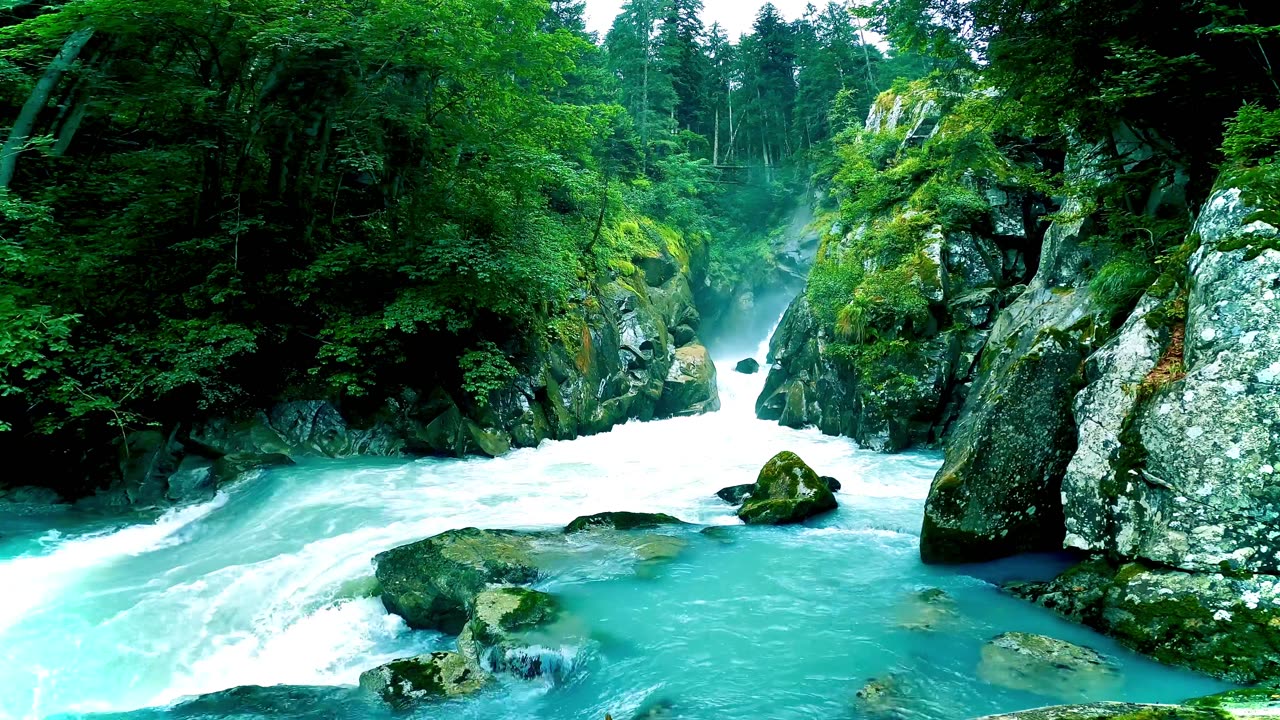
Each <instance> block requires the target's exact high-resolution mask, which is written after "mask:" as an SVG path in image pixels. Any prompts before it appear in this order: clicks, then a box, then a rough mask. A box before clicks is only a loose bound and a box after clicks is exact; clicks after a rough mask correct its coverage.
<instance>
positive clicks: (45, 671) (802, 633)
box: [0, 303, 1222, 720]
mask: <svg viewBox="0 0 1280 720" xmlns="http://www.w3.org/2000/svg"><path fill="white" fill-rule="evenodd" d="M784 304H785V303H776V305H777V307H769V308H767V309H768V311H769V314H770V316H771V317H774V318H776V317H777V315H778V314H780V313H781V311H782V307H783V306H784ZM765 309H766V308H763V307H762V308H761V312H764V311H765ZM756 332H757V334H755V335H754V336H751V337H740V338H736V342H732V341H731V342H723V341H722V342H720V343H718V344H717V345H716V346H714V347H713V352H714V353H715V355H716V359H717V361H718V367H719V371H720V388H721V393H722V397H723V404H724V409H723V410H722V411H721V412H719V413H715V414H711V415H706V416H702V417H696V418H682V419H675V420H668V421H662V422H654V423H632V424H628V425H625V426H623V427H620V428H618V429H616V430H615V431H614V432H611V433H608V434H604V435H599V436H596V437H591V438H585V439H581V440H577V441H573V442H549V443H546V444H544V445H543V446H542V447H540V448H537V449H531V450H521V451H517V452H514V453H512V454H510V455H509V456H507V457H503V458H499V459H467V460H437V459H423V460H386V459H355V460H343V461H319V460H315V461H305V462H303V463H302V464H300V465H298V466H296V467H290V468H284V469H279V470H272V471H269V472H266V473H264V474H262V475H261V476H259V477H257V478H254V479H251V480H248V481H246V482H242V483H238V484H237V485H235V486H233V487H231V488H229V489H228V490H226V491H225V492H223V493H221V494H219V495H218V497H217V498H215V499H214V500H213V501H211V502H208V503H205V504H201V505H195V506H190V507H184V508H178V509H174V510H170V511H168V512H165V513H163V514H160V515H154V514H153V515H152V516H137V517H135V518H132V519H131V520H129V521H128V522H126V521H121V520H114V521H103V520H101V519H92V518H84V517H77V516H75V515H71V514H68V515H62V516H57V517H56V518H51V519H50V520H49V522H48V525H46V526H45V527H43V528H39V527H33V526H32V523H31V522H30V520H29V519H28V520H27V521H26V522H24V523H23V524H21V525H19V524H16V523H14V524H10V525H3V524H4V523H6V522H8V521H7V520H6V519H5V518H4V517H0V526H4V527H6V528H8V527H14V528H18V529H17V531H16V534H14V535H6V536H5V537H3V538H0V583H2V584H3V589H0V718H13V719H14V720H17V719H19V718H21V719H24V720H25V719H27V718H42V717H46V716H48V715H51V714H73V715H75V714H86V713H97V712H127V711H135V710H138V709H141V708H155V709H153V710H144V711H141V712H137V713H135V714H134V715H135V716H137V717H151V716H155V717H157V718H159V717H170V716H172V717H196V716H198V717H265V716H270V717H299V718H302V717H326V718H348V717H349V718H353V719H354V718H365V717H373V716H380V715H386V716H390V713H389V711H385V710H384V709H382V708H380V707H379V706H377V705H374V704H370V701H369V700H368V698H366V697H364V696H363V695H361V694H360V693H359V692H358V691H357V690H355V689H354V688H352V687H351V686H353V685H354V684H355V683H356V681H357V678H358V677H359V674H360V673H361V671H363V670H366V669H368V668H370V667H373V666H376V665H378V664H380V663H383V662H386V661H388V660H391V659H395V658H399V657H405V656H409V655H414V654H417V653H420V652H424V651H427V650H431V649H436V648H447V647H451V646H452V638H446V637H442V636H440V635H437V634H434V633H428V632H415V631H410V630H408V629H407V628H406V627H405V626H404V624H403V622H401V621H400V620H399V619H398V618H396V617H394V616H391V615H389V614H387V613H386V611H385V610H384V609H383V607H382V605H381V602H380V601H379V600H378V599H376V598H370V597H367V594H368V589H369V587H370V586H371V580H372V574H373V568H372V565H371V564H370V560H371V558H372V557H373V556H374V555H375V554H377V553H379V552H381V551H383V550H386V549H389V548H391V547H394V546H397V545H400V544H403V543H407V542H411V541H415V540H419V539H421V538H424V537H428V536H430V535H434V534H436V533H439V532H443V531H445V530H449V529H454V528H461V527H467V526H476V527H484V528H518V529H524V528H528V529H535V528H554V527H559V526H563V525H564V524H566V523H567V522H569V521H570V520H572V519H573V518H574V517H576V516H579V515H584V514H590V513H596V512H602V511H612V510H631V511H643V512H666V513H670V514H673V515H676V516H678V517H680V518H682V519H684V520H686V521H690V522H694V523H699V524H703V525H712V526H732V527H733V529H732V530H727V531H726V532H723V533H718V534H716V535H715V536H714V537H708V536H707V535H704V534H699V533H697V532H696V530H691V531H689V532H687V533H685V534H686V535H687V538H686V539H687V540H688V543H689V545H688V547H687V549H686V550H685V552H684V553H683V554H682V555H681V556H680V557H679V558H677V559H676V560H674V561H672V562H670V563H667V564H663V565H658V566H653V567H649V568H646V569H645V571H644V572H640V573H637V572H636V569H635V567H634V566H633V565H630V564H619V563H616V562H611V561H608V560H600V561H599V562H592V563H586V564H583V565H578V566H574V567H566V568H565V570H564V571H563V572H560V573H557V574H554V575H553V576H552V577H551V578H550V579H549V580H548V581H547V582H546V583H544V586H543V588H544V589H546V590H549V591H551V592H554V593H557V594H558V595H560V596H561V597H562V598H563V600H564V602H565V604H566V606H567V608H568V610H569V612H570V614H571V616H572V617H573V618H574V619H575V620H574V621H575V622H578V623H580V624H581V626H582V627H583V628H585V629H586V633H585V634H586V635H587V636H588V637H589V638H590V641H589V642H588V643H586V644H584V645H583V646H582V647H581V648H577V649H576V650H575V652H576V655H575V656H574V657H573V658H572V661H573V662H574V664H575V667H576V670H575V672H573V673H572V674H571V676H570V677H569V679H568V680H567V681H565V682H563V683H561V684H559V685H555V686H552V685H548V684H546V683H543V682H517V681H512V680H503V681H501V682H500V683H498V684H497V686H496V687H493V688H491V689H490V690H487V691H486V692H484V693H482V694H481V695H480V696H478V697H475V698H470V699H467V700H464V701H458V702H453V703H447V704H443V705H435V706H429V707H426V708H422V709H420V710H418V711H415V712H414V713H413V716H415V717H423V718H486V719H487V720H495V719H499V720H506V719H510V720H516V719H517V718H520V719H524V718H547V719H548V720H551V719H555V720H570V719H579V718H581V719H582V720H588V719H590V720H602V718H603V717H604V715H605V713H611V714H612V715H613V717H614V718H616V720H627V718H630V717H631V716H632V714H634V713H635V712H637V711H639V710H641V709H642V708H645V707H651V706H653V705H654V704H665V705H669V706H670V707H671V708H672V709H673V711H674V712H675V713H676V715H674V717H688V718H700V719H701V718H707V719H710V718H720V717H724V718H731V717H759V718H814V717H823V718H826V717H835V718H857V717H864V716H863V715H859V714H858V713H859V710H858V708H857V704H856V702H855V697H854V696H855V693H856V692H857V690H858V689H859V688H861V687H862V686H863V684H864V683H865V682H866V681H867V680H868V679H869V678H872V677H886V676H888V675H890V674H892V675H894V676H895V677H897V678H900V680H901V686H902V687H903V688H904V692H905V693H906V695H907V701H906V702H905V704H904V712H905V713H906V714H905V715H903V717H919V718H926V719H931V718H936V719H938V720H941V719H942V718H960V717H971V716H975V715H981V714H984V713H988V712H994V711H999V710H1011V709H1017V708H1022V707H1029V706H1036V705H1043V704H1050V703H1052V702H1054V701H1055V698H1047V697H1039V696H1036V695H1033V694H1029V693H1021V692H1015V691H1010V690H1003V689H1001V688H998V687H995V686H993V685H989V684H986V683H984V682H982V681H981V680H979V679H977V677H976V675H975V668H976V665H977V662H978V657H979V651H980V647H981V645H982V643H984V642H985V641H986V640H988V639H990V638H991V637H992V636H994V635H996V634H998V633H1000V632H1005V631H1009V630H1026V631H1032V632H1042V633H1047V634H1052V635H1054V636H1056V637H1060V638H1063V639H1066V640H1071V641H1075V642H1080V643H1083V644H1087V645H1090V646H1092V647H1095V648H1096V649H1098V650H1101V651H1103V652H1106V653H1109V654H1113V655H1115V656H1116V657H1118V658H1120V659H1121V661H1122V663H1123V666H1124V680H1123V683H1122V685H1121V686H1119V687H1117V688H1113V689H1111V690H1110V691H1108V693H1107V696H1106V697H1105V698H1102V697H1097V698H1080V699H1133V700H1146V701H1173V700H1181V699H1183V698H1185V697H1188V696H1194V695H1202V694H1207V693H1209V692H1213V691H1215V690H1217V689H1219V688H1220V687H1222V686H1221V685H1220V684H1219V683H1216V682H1214V681H1211V680H1207V679H1204V678H1200V677H1196V676H1192V675H1188V674H1184V673H1181V672H1176V671H1172V670H1169V669H1166V668H1162V667H1159V666H1157V665H1155V664H1153V663H1151V662H1148V661H1146V660H1143V659H1141V658H1138V657H1137V656H1135V655H1132V654H1130V653H1128V652H1126V651H1124V650H1122V649H1120V648H1119V647H1117V646H1116V645H1114V644H1113V643H1111V642H1110V641H1108V640H1106V639H1104V638H1101V637H1099V636H1097V635H1094V634H1092V633H1090V632H1089V631H1086V630H1084V629H1081V628H1078V627H1074V626H1071V625H1069V624H1067V623H1064V622H1061V621H1059V620H1057V619H1055V618H1054V617H1052V616H1051V615H1049V614H1048V613H1046V612H1043V611H1040V610H1038V609H1036V608H1033V607H1031V606H1028V605H1025V604H1023V603H1020V602H1018V601H1015V600H1012V599H1009V598H1006V597H1004V596H1002V595H1001V594H1000V593H999V592H998V591H997V590H996V589H995V588H994V586H992V585H990V584H988V583H987V582H984V581H982V580H979V579H975V578H973V577H969V576H967V575H965V574H963V573H962V572H957V571H953V570H947V569H938V568H928V567H925V566H923V565H921V564H920V562H919V560H918V557H917V537H916V534H917V529H918V526H919V518H920V516H921V510H922V506H923V502H924V499H925V496H926V494H927V492H928V487H929V482H930V480H931V478H932V476H933V474H934V472H935V471H936V469H937V467H938V465H939V463H940V457H939V456H938V455H936V454H931V453H908V454H904V455H898V456H883V455H877V454H873V453H868V452H863V451H861V450H859V449H857V448H856V446H855V445H854V444H853V443H852V442H850V441H849V440H847V439H844V438H832V437H825V436H822V435H821V434H819V433H817V432H816V431H808V430H807V431H796V430H789V429H785V428H781V427H779V426H777V425H776V424H772V423H767V422H762V421H758V420H756V419H755V417H754V412H753V404H754V401H755V399H756V395H757V394H758V392H759V390H760V388H761V386H762V385H763V382H764V378H765V375H766V372H767V368H764V369H762V372H761V373H760V374H757V375H752V376H747V375H741V374H738V373H735V372H733V366H734V364H735V363H736V362H737V361H738V360H740V359H742V358H743V357H747V356H748V355H751V356H754V357H756V358H757V359H758V360H760V361H761V363H762V364H763V363H764V361H765V355H766V353H767V338H765V339H764V341H763V342H762V335H761V334H759V331H756ZM781 450H792V451H794V452H796V453H798V454H799V455H800V456H801V457H803V458H804V459H805V460H806V461H807V462H808V463H809V464H810V465H812V466H813V467H814V468H815V469H816V470H818V471H819V473H821V474H826V475H833V476H835V477H837V478H839V479H840V480H841V482H842V483H843V484H844V489H843V491H842V492H841V493H840V494H839V495H838V498H839V500H840V502H841V507H840V509H839V511H837V512H835V513H832V514H830V515H829V516H827V517H824V518H821V519H820V520H818V521H815V522H813V523H811V524H810V525H807V526H803V527H790V528H743V527H738V525H739V523H738V521H737V518H736V517H735V516H734V514H733V509H732V508H730V507H729V506H728V505H726V504H724V503H723V502H721V501H720V500H718V499H717V498H716V497H715V495H714V493H715V491H716V490H718V489H720V488H722V487H725V486H728V485H734V484H740V483H747V482H752V481H753V480H754V479H755V475H756V472H757V471H758V469H759V468H760V466H761V465H763V464H764V462H765V461H766V460H768V459H769V458H770V457H772V456H773V455H774V454H776V453H777V452H779V451H781ZM55 524H56V529H49V528H50V527H52V526H54V525H55ZM1007 567H1012V568H1013V569H1011V570H1006V572H1011V573H1013V574H1025V573H1027V572H1032V573H1037V572H1038V573H1041V574H1048V573H1050V572H1052V571H1053V570H1054V569H1057V568H1054V567H1048V566H1046V565H1044V561H1041V560H1034V559H1033V560H1028V561H1019V562H1018V563H1015V564H1013V565H1012V566H1007ZM932 587H938V588H943V589H945V590H946V591H947V592H948V593H949V594H951V595H952V596H953V597H954V598H955V601H956V606H957V609H958V611H959V613H958V618H959V619H958V620H957V621H956V622H954V623H952V624H949V625H948V626H947V627H945V628H941V627H940V628H937V629H936V630H935V631H934V632H922V631H921V630H919V629H911V627H910V626H911V625H913V624H917V625H918V623H915V622H914V620H913V618H912V613H913V612H915V611H916V610H918V608H916V609H915V610H913V607H915V606H913V604H912V601H911V599H912V596H913V594H914V593H918V592H919V591H920V590H923V589H926V588H932ZM243 685H263V686H274V685H297V686H328V687H329V688H330V690H326V691H319V690H313V691H306V693H304V694H301V695H297V694H296V693H298V692H301V691H286V690H278V691H274V694H273V693H268V694H267V695H266V696H265V697H267V698H274V699H273V700H270V701H265V700H262V699H261V697H259V696H255V697H258V699H257V700H255V701H253V702H249V701H246V700H245V699H244V697H242V696H240V695H237V696H233V697H221V698H206V699H205V700H202V701H200V702H199V703H197V704H195V705H190V704H189V705H178V706H177V707H176V708H175V709H166V708H170V707H171V706H173V704H174V703H177V702H179V701H180V700H182V699H183V698H187V697H191V696H196V695H201V694H206V693H214V692H218V691H222V690H226V689H228V688H233V687H236V686H243ZM291 693H294V694H291ZM299 698H303V699H299ZM399 717H403V715H400V716H399Z"/></svg>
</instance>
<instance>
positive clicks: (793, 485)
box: [738, 452, 836, 525]
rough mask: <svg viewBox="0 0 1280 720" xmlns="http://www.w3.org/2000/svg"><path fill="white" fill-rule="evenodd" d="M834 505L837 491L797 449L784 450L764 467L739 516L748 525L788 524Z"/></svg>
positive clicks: (800, 520)
mask: <svg viewBox="0 0 1280 720" xmlns="http://www.w3.org/2000/svg"><path fill="white" fill-rule="evenodd" d="M834 509H836V498H835V495H833V494H831V491H830V490H829V489H827V486H826V485H825V484H823V482H822V481H821V480H819V479H818V474H817V473H815V472H814V471H813V469H812V468H810V467H809V466H808V465H806V464H805V462H804V461H803V460H801V459H800V458H799V456H797V455H796V454H795V453H791V452H782V453H779V454H778V455H776V456H774V457H773V459H771V460H770V461H769V462H767V463H765V466H764V468H762V469H761V470H760V475H759V477H757V478H756V487H755V491H754V492H752V494H751V497H750V498H748V499H747V501H746V502H745V503H744V504H743V506H742V508H741V509H740V510H738V517H739V518H742V520H743V522H745V523H747V524H748V525H787V524H791V523H798V522H804V521H805V520H807V519H809V518H811V517H813V516H815V515H819V514H821V513H824V512H828V511H830V510H834Z"/></svg>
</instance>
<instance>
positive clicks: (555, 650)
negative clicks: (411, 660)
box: [458, 587, 567, 679]
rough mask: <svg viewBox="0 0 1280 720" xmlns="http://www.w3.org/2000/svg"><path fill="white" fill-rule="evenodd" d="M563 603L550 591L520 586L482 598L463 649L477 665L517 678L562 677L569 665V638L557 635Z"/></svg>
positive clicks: (495, 590) (462, 639) (461, 642)
mask: <svg viewBox="0 0 1280 720" xmlns="http://www.w3.org/2000/svg"><path fill="white" fill-rule="evenodd" d="M560 613H561V610H560V604H559V603H558V602H557V601H556V599H555V598H554V597H553V596H551V595H548V594H547V593H544V592H539V591H537V590H529V589H526V588H519V587H502V588H492V589H489V590H485V591H484V592H482V593H480V594H479V595H477V596H476V598H475V601H474V603H473V607H472V611H471V619H470V620H469V621H468V622H467V625H466V627H464V628H463V630H462V634H461V635H459V636H458V651H459V652H460V653H461V654H462V656H463V657H465V658H466V659H467V660H469V661H470V662H472V663H474V664H475V665H476V666H478V667H480V668H482V669H484V670H486V671H488V672H493V673H499V672H501V673H509V674H512V675H515V676H517V677H521V678H526V679H531V678H536V677H544V676H546V677H556V676H559V675H562V674H563V673H564V672H565V670H566V669H567V668H566V663H565V662H564V657H563V655H561V654H560V651H561V649H562V647H563V646H564V645H565V644H566V642H565V640H566V639H565V638H563V637H553V636H552V633H551V626H553V625H554V624H555V622H556V621H557V619H558V618H559V617H560Z"/></svg>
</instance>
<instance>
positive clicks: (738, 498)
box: [716, 483, 756, 505]
mask: <svg viewBox="0 0 1280 720" xmlns="http://www.w3.org/2000/svg"><path fill="white" fill-rule="evenodd" d="M755 489H756V484H755V483H751V484H750V485H734V486H733V487H727V488H724V489H723V490H721V491H720V492H718V493H716V497H718V498H720V499H721V500H723V501H725V502H727V503H729V504H730V505H741V504H742V503H743V502H745V501H746V499H747V498H749V497H751V493H752V492H754V491H755Z"/></svg>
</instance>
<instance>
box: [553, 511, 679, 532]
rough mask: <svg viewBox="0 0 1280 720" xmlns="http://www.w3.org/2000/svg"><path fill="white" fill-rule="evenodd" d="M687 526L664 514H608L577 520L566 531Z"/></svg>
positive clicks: (588, 516) (587, 516)
mask: <svg viewBox="0 0 1280 720" xmlns="http://www.w3.org/2000/svg"><path fill="white" fill-rule="evenodd" d="M687 524H688V523H686V522H685V521H683V520H681V519H680V518H677V517H672V516H670V515H666V514H663V513H634V512H607V513H599V514H597V515H586V516H583V517H580V518H577V519H576V520H574V521H573V522H571V523H569V524H568V525H567V526H566V527H565V529H564V531H565V533H568V534H572V533H577V532H583V531H586V530H650V529H653V528H656V527H662V526H663V525H687Z"/></svg>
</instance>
